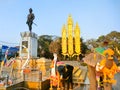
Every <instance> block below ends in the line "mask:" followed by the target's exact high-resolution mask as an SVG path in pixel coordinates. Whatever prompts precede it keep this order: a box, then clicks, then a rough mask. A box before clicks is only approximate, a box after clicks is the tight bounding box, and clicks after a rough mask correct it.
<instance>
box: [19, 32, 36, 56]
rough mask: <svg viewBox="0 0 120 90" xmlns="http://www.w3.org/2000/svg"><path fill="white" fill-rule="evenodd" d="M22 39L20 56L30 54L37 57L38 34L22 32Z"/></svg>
mask: <svg viewBox="0 0 120 90" xmlns="http://www.w3.org/2000/svg"><path fill="white" fill-rule="evenodd" d="M20 34H21V40H20V57H28V54H29V56H30V57H31V58H36V57H37V47H38V41H37V38H38V36H37V34H35V33H34V32H29V31H26V32H21V33H20Z"/></svg>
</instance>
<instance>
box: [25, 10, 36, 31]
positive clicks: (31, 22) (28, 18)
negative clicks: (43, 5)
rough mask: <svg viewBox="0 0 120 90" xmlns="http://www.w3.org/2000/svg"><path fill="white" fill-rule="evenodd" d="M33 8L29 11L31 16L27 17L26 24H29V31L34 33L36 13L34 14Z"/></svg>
mask: <svg viewBox="0 0 120 90" xmlns="http://www.w3.org/2000/svg"><path fill="white" fill-rule="evenodd" d="M32 11H33V10H32V8H30V9H29V14H28V16H27V22H26V24H28V27H29V31H30V32H31V31H32V24H33V23H34V22H33V20H34V19H35V16H34V13H32Z"/></svg>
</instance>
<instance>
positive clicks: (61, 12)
mask: <svg viewBox="0 0 120 90" xmlns="http://www.w3.org/2000/svg"><path fill="white" fill-rule="evenodd" d="M29 8H32V9H33V13H34V14H35V20H34V22H35V23H36V24H37V25H38V26H37V27H36V26H35V25H33V30H32V31H33V32H35V33H36V34H38V36H40V35H57V36H61V29H62V26H63V24H67V18H68V16H69V14H71V15H72V18H73V21H74V25H75V24H76V22H78V23H79V26H80V30H81V37H82V38H83V39H84V40H86V39H91V38H95V39H97V38H98V37H99V36H101V35H106V34H108V33H110V32H111V31H113V30H115V31H118V32H120V0H0V44H2V42H1V41H5V42H9V43H19V42H20V38H21V37H20V32H24V31H29V30H28V26H27V25H26V19H27V15H28V13H29V12H28V10H29Z"/></svg>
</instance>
